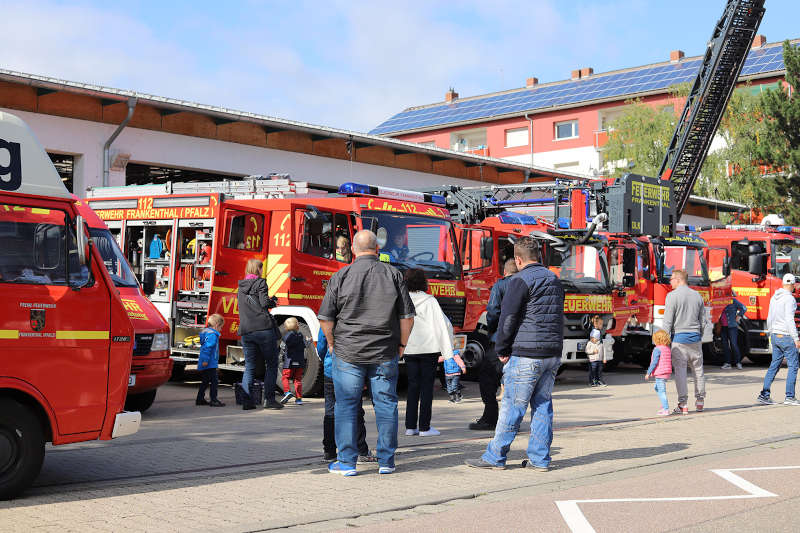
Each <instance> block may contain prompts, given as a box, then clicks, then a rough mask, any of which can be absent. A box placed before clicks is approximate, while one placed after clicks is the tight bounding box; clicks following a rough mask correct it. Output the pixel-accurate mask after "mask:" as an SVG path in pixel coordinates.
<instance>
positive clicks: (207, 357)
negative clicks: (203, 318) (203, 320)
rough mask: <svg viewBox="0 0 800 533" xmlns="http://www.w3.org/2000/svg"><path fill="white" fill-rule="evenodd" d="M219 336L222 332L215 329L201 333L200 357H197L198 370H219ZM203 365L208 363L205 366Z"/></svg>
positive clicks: (204, 330)
mask: <svg viewBox="0 0 800 533" xmlns="http://www.w3.org/2000/svg"><path fill="white" fill-rule="evenodd" d="M219 336H220V332H219V331H217V330H215V329H213V328H204V329H203V330H201V331H200V335H199V337H200V355H198V356H197V369H198V370H206V369H207V368H217V366H218V363H219ZM203 363H208V364H207V365H206V366H203Z"/></svg>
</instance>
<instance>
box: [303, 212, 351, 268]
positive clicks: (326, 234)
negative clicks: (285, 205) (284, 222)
mask: <svg viewBox="0 0 800 533" xmlns="http://www.w3.org/2000/svg"><path fill="white" fill-rule="evenodd" d="M346 222H347V221H346V219H344V223H346ZM337 223H341V221H339V220H337ZM295 226H296V228H295V230H296V233H295V235H296V237H297V238H296V240H295V242H296V243H297V251H298V252H301V253H304V254H309V255H313V256H316V257H322V258H324V259H333V258H334V257H335V255H334V254H335V251H334V246H335V244H336V243H335V240H334V238H333V214H332V213H329V212H326V211H319V210H313V211H311V210H306V209H298V210H297V211H295ZM348 237H349V235H348ZM348 259H349V258H348V257H343V258H342V261H343V262H347V261H348Z"/></svg>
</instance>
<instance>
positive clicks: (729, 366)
mask: <svg viewBox="0 0 800 533" xmlns="http://www.w3.org/2000/svg"><path fill="white" fill-rule="evenodd" d="M720 368H722V370H730V369H731V365H730V364H729V363H725V364H724V365H722V366H721V367H720Z"/></svg>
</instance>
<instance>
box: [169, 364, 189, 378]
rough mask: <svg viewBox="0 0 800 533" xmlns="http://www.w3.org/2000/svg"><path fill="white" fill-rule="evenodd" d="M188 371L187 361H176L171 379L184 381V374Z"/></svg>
mask: <svg viewBox="0 0 800 533" xmlns="http://www.w3.org/2000/svg"><path fill="white" fill-rule="evenodd" d="M185 373H186V363H177V362H176V363H175V364H173V365H172V375H170V377H169V380H170V381H183V378H184V374H185Z"/></svg>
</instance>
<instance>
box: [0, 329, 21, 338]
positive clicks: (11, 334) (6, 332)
mask: <svg viewBox="0 0 800 533" xmlns="http://www.w3.org/2000/svg"><path fill="white" fill-rule="evenodd" d="M18 338H19V330H18V329H0V339H18Z"/></svg>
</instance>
